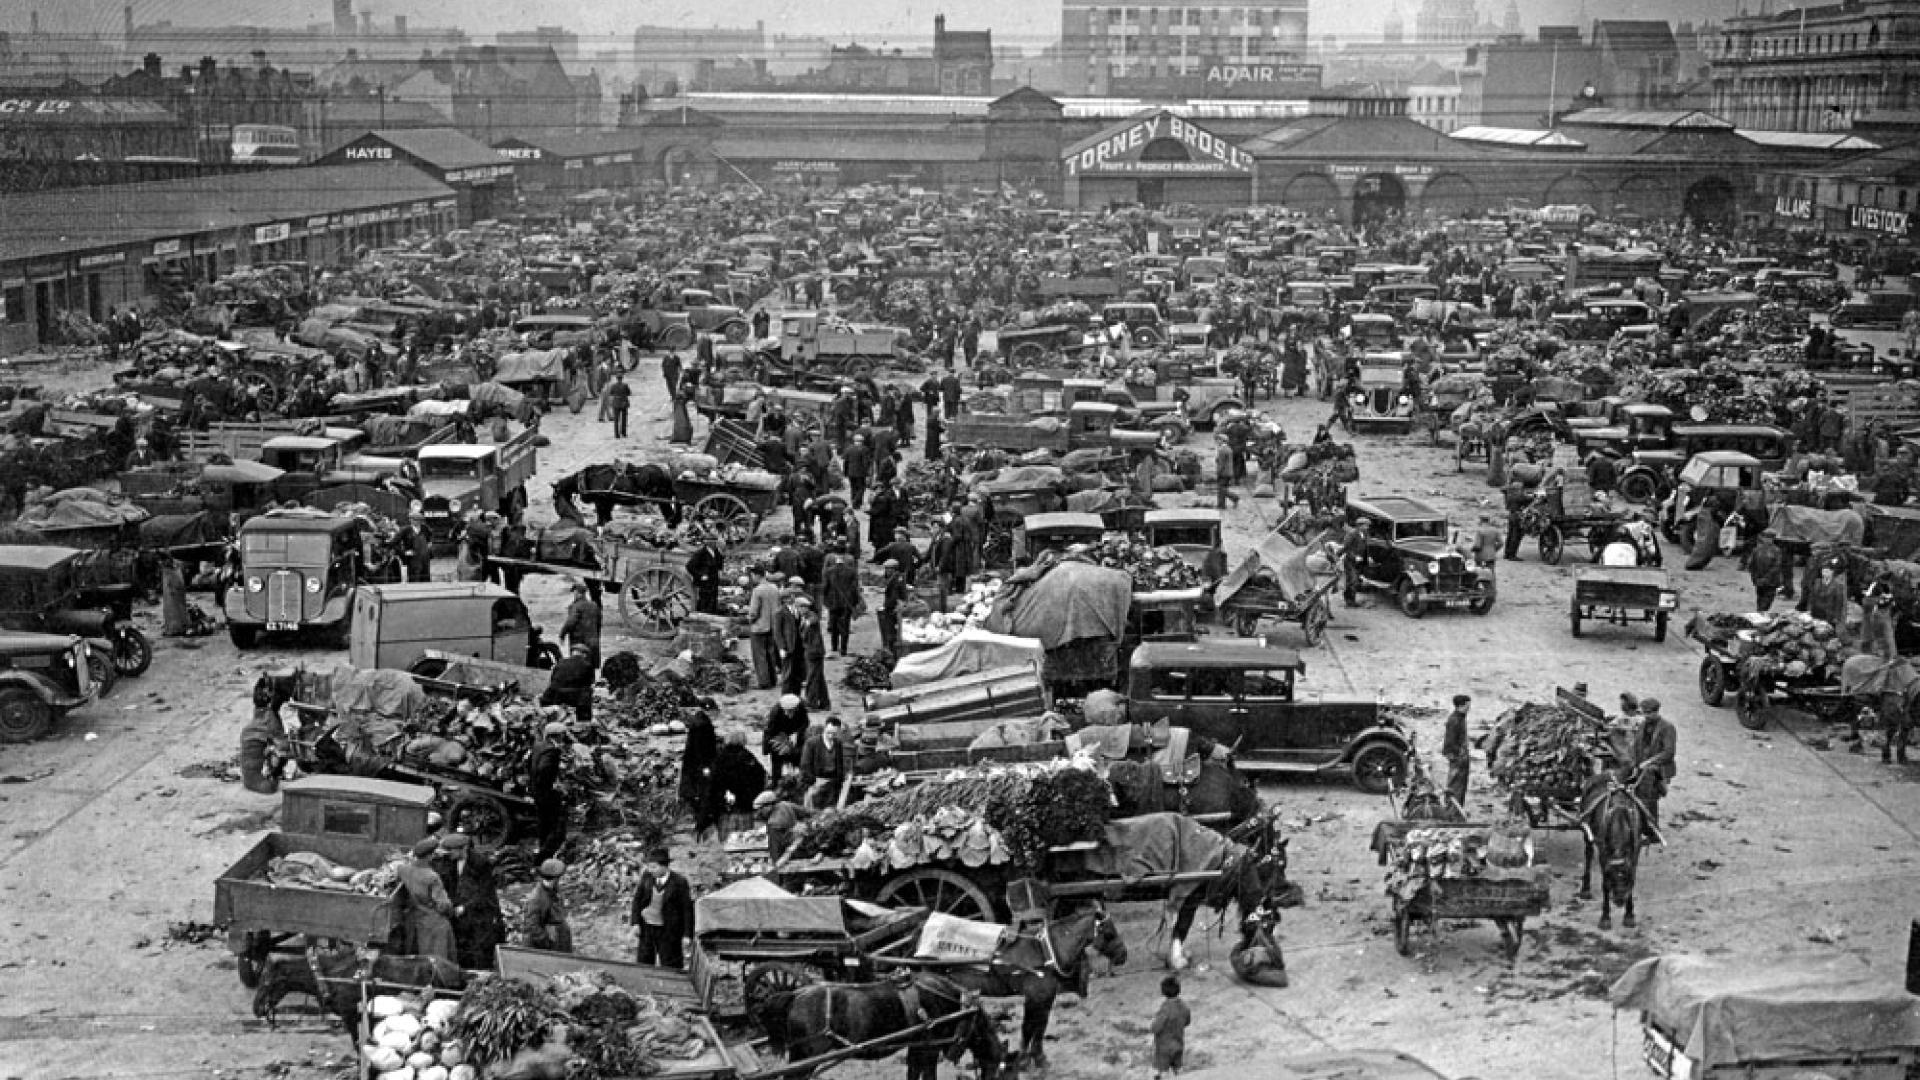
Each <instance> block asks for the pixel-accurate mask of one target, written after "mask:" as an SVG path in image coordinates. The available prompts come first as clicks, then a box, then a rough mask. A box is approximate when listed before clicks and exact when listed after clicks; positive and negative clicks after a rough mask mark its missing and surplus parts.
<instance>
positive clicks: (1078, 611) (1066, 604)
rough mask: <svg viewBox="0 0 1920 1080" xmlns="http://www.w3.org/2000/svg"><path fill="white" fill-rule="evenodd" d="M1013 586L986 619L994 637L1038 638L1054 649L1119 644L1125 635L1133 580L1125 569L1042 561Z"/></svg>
mask: <svg viewBox="0 0 1920 1080" xmlns="http://www.w3.org/2000/svg"><path fill="white" fill-rule="evenodd" d="M1036 573H1037V578H1036V577H1035V576H1034V575H1035V574H1036ZM1008 584H1009V585H1010V586H1012V588H1013V591H1012V593H1011V594H1010V595H1006V596H1003V597H1001V598H1000V599H999V600H997V601H995V603H994V607H993V611H992V612H991V613H990V614H989V615H988V616H987V622H986V627H987V629H988V630H991V631H993V632H994V633H997V634H1010V635H1012V636H1014V637H1027V638H1037V639H1039V641H1040V646H1041V647H1042V648H1044V649H1047V650H1053V649H1058V648H1060V647H1061V646H1063V645H1067V644H1071V643H1072V642H1076V641H1084V640H1086V639H1088V638H1105V639H1110V640H1113V641H1118V640H1120V637H1121V635H1122V634H1123V633H1125V631H1126V628H1127V607H1128V605H1130V604H1131V603H1132V602H1133V577H1132V575H1130V574H1128V573H1127V572H1126V571H1125V570H1111V569H1108V568H1106V567H1104V566H1095V565H1094V564H1092V563H1090V562H1083V561H1080V560H1077V559H1061V560H1058V561H1052V560H1042V561H1041V562H1039V563H1035V564H1034V566H1032V567H1028V568H1027V569H1025V570H1022V571H1020V572H1019V573H1017V574H1015V575H1014V576H1013V578H1012V579H1010V581H1009V582H1008Z"/></svg>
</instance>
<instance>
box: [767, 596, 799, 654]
mask: <svg viewBox="0 0 1920 1080" xmlns="http://www.w3.org/2000/svg"><path fill="white" fill-rule="evenodd" d="M773 647H774V648H776V649H779V650H780V655H781V656H788V655H791V654H792V653H793V652H794V651H795V650H797V649H798V648H800V620H799V619H796V618H794V617H793V609H792V608H790V607H788V606H787V605H785V604H781V605H780V610H778V611H776V612H774V613H773Z"/></svg>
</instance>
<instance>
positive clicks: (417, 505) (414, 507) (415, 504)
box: [407, 499, 427, 514]
mask: <svg viewBox="0 0 1920 1080" xmlns="http://www.w3.org/2000/svg"><path fill="white" fill-rule="evenodd" d="M426 508H427V504H426V503H423V502H421V501H420V500H419V499H415V500H413V501H412V502H410V503H408V504H407V509H408V510H411V511H413V512H414V513H416V514H417V513H419V512H420V511H422V510H425V509H426Z"/></svg>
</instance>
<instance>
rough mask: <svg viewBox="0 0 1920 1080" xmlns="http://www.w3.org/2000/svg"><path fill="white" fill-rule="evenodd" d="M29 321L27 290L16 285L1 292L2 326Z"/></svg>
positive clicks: (0, 315) (0, 316) (0, 319)
mask: <svg viewBox="0 0 1920 1080" xmlns="http://www.w3.org/2000/svg"><path fill="white" fill-rule="evenodd" d="M26 321H27V290H26V287H25V286H20V285H16V286H14V287H13V288H11V289H4V290H0V326H4V325H6V324H7V323H23V322H26Z"/></svg>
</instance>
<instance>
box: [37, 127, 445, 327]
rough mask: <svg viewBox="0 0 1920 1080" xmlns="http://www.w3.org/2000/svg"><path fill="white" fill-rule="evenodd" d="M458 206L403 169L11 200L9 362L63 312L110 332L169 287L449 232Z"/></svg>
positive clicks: (222, 179)
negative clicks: (111, 319) (129, 310)
mask: <svg viewBox="0 0 1920 1080" xmlns="http://www.w3.org/2000/svg"><path fill="white" fill-rule="evenodd" d="M456 206H457V196H456V193H455V192H454V190H453V189H452V188H450V187H448V186H447V185H446V184H444V183H442V182H440V181H439V180H437V179H434V178H432V177H429V176H426V175H423V174H422V173H421V171H420V170H418V169H413V168H407V167H405V166H402V165H397V164H393V163H387V164H377V165H351V166H347V165H339V166H329V167H312V168H295V169H282V170H275V171H272V172H259V173H248V174H244V175H238V176H209V177H198V178H195V179H190V180H174V181H163V182H158V183H150V184H130V185H117V186H101V187H86V188H67V189H63V190H59V191H42V192H30V193H25V194H12V195H0V353H13V352H22V351H26V350H28V349H31V348H32V347H33V346H34V345H36V344H38V343H40V342H42V341H46V340H49V339H50V337H51V336H52V335H51V331H52V329H53V327H54V326H55V324H56V322H57V320H58V319H59V318H60V316H61V313H62V312H67V311H72V312H76V313H79V314H83V315H85V316H86V317H88V318H89V319H92V320H93V321H95V322H100V321H103V320H104V318H105V317H106V316H107V315H108V314H109V313H111V312H112V310H113V309H114V308H116V307H120V306H123V305H133V306H136V307H145V306H148V305H149V304H151V303H152V302H153V300H154V299H155V298H156V297H157V296H158V295H160V293H161V292H162V291H164V289H165V288H167V287H170V286H171V283H175V282H184V283H188V284H190V283H193V282H198V281H211V280H214V279H215V278H218V277H219V276H221V275H222V274H225V273H227V272H228V271H231V270H234V269H236V268H238V267H243V266H255V265H259V264H262V263H272V262H301V263H306V264H309V265H312V266H323V265H332V264H335V263H338V262H341V261H344V260H346V259H347V258H348V257H350V256H351V255H352V254H353V253H354V252H355V251H357V250H359V249H361V248H374V247H383V246H386V245H389V244H392V243H393V242H394V241H396V240H398V239H400V238H401V237H405V236H409V235H412V234H413V233H415V232H419V231H426V232H444V231H446V230H449V229H452V228H454V225H455V213H456Z"/></svg>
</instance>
